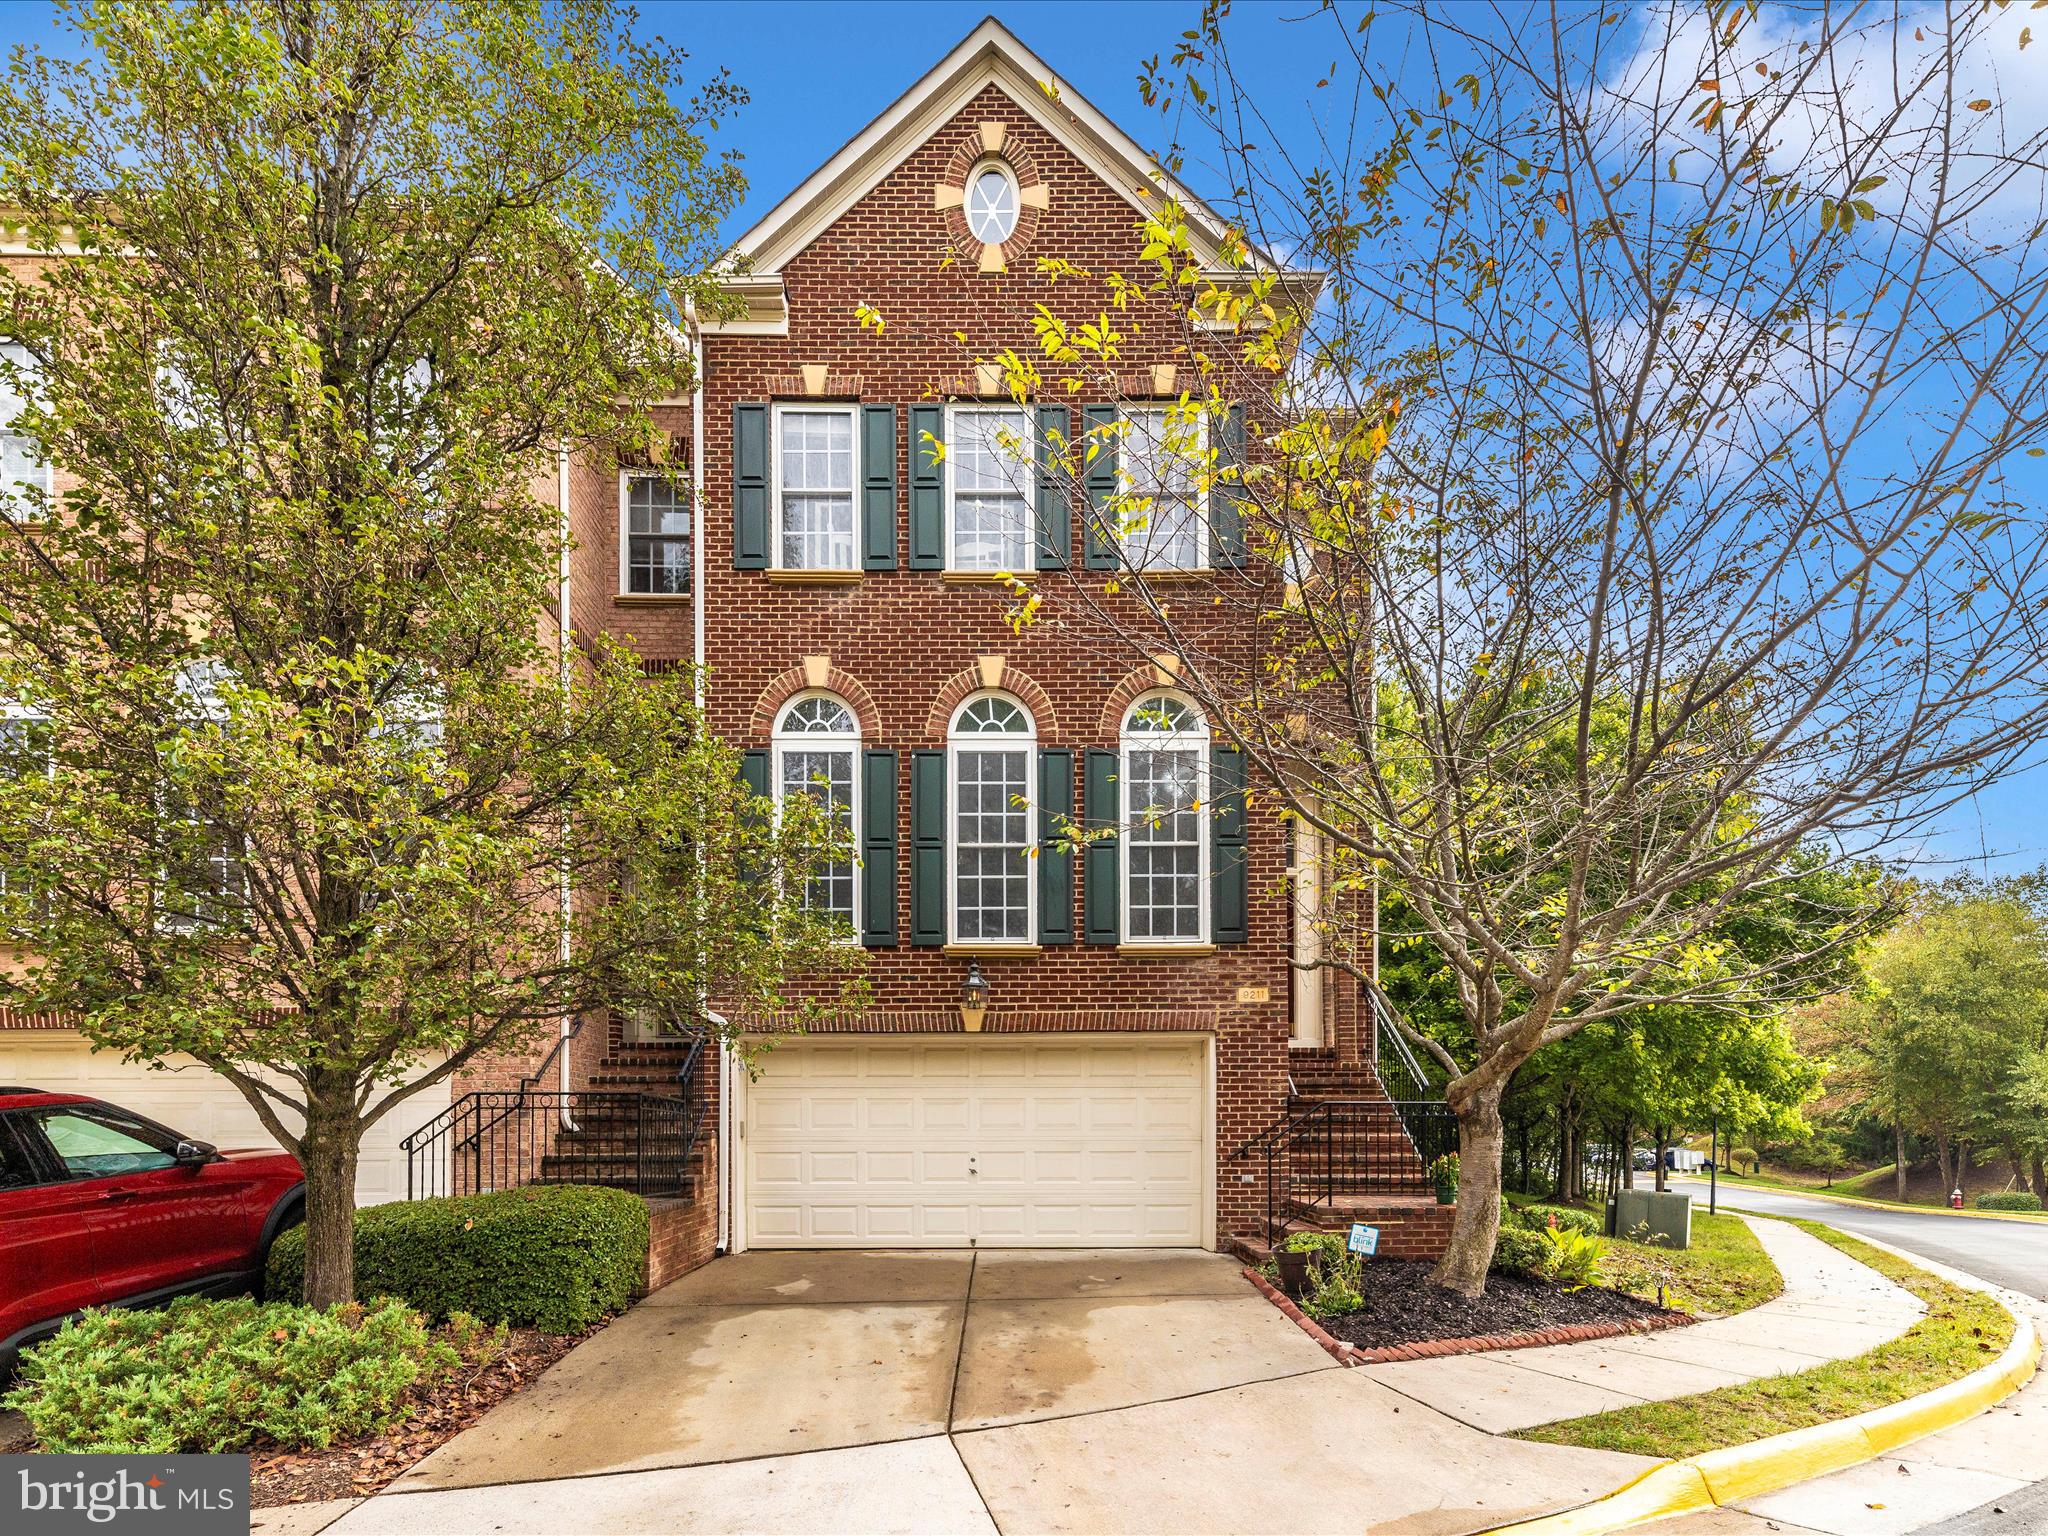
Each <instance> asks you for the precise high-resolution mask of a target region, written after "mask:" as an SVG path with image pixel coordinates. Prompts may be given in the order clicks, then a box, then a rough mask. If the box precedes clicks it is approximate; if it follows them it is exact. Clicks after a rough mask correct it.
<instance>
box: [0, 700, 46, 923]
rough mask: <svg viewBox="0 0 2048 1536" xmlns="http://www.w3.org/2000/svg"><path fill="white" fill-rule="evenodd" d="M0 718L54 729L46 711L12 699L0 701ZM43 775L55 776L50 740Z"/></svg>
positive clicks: (0, 877) (1, 883)
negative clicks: (38, 722) (39, 724)
mask: <svg viewBox="0 0 2048 1536" xmlns="http://www.w3.org/2000/svg"><path fill="white" fill-rule="evenodd" d="M0 720H4V721H12V720H20V721H24V722H26V723H28V724H30V725H33V724H34V723H36V722H37V721H41V722H42V723H43V724H44V725H48V726H51V727H52V729H53V730H54V729H55V724H54V721H53V719H52V717H51V716H50V714H49V713H48V712H47V711H45V710H40V709H33V708H31V707H30V706H28V705H26V704H18V703H15V702H14V701H13V700H7V701H5V702H0ZM43 776H44V777H45V778H49V779H54V778H56V777H57V748H56V743H55V742H52V743H51V744H50V747H49V750H48V751H46V752H45V753H44V754H43ZM6 891H7V866H6V864H5V863H0V895H4V894H5V893H6Z"/></svg>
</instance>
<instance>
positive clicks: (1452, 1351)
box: [1244, 1264, 1696, 1365]
mask: <svg viewBox="0 0 2048 1536" xmlns="http://www.w3.org/2000/svg"><path fill="white" fill-rule="evenodd" d="M1244 1277H1245V1279H1247V1280H1249V1281H1251V1283H1252V1284H1253V1285H1255V1286H1257V1287H1258V1288H1259V1290H1260V1291H1261V1292H1263V1293H1264V1295H1265V1298H1266V1300H1268V1301H1270V1302H1272V1303H1273V1305H1274V1306H1276V1307H1278V1308H1279V1309H1280V1310H1281V1311H1282V1312H1284V1313H1285V1314H1286V1315H1287V1316H1288V1317H1290V1318H1292V1319H1293V1320H1294V1323H1295V1326H1296V1327H1298V1328H1300V1329H1301V1331H1302V1332H1303V1333H1305V1334H1307V1335H1308V1336H1309V1337H1310V1338H1312V1339H1314V1340H1315V1341H1316V1342H1317V1343H1318V1344H1320V1345H1322V1346H1323V1348H1324V1349H1325V1350H1326V1351H1327V1352H1328V1353H1329V1354H1330V1356H1331V1358H1333V1359H1334V1360H1336V1362H1337V1363H1338V1364H1339V1365H1386V1364H1388V1363H1390V1362H1392V1361H1395V1360H1429V1359H1434V1358H1436V1357H1438V1356H1442V1355H1478V1354H1484V1353H1486V1352H1488V1351H1490V1350H1496V1349H1538V1348H1541V1347H1542V1346H1544V1345H1546V1344H1583V1343H1586V1342H1587V1341H1589V1340H1592V1339H1613V1338H1619V1337H1620V1336H1621V1335H1623V1334H1625V1333H1662V1332H1663V1331H1664V1330H1665V1329H1667V1328H1683V1327H1685V1326H1686V1325H1687V1324H1689V1323H1692V1322H1694V1321H1696V1319H1694V1318H1690V1317H1686V1316H1684V1315H1682V1314H1674V1315H1673V1316H1670V1317H1627V1318H1616V1319H1615V1320H1614V1321H1612V1322H1606V1323H1563V1324H1560V1325H1559V1326H1558V1327H1555V1328H1538V1329H1535V1330H1533V1331H1531V1332H1528V1333H1480V1334H1474V1335H1472V1336H1471V1337H1470V1338H1463V1339H1419V1340H1417V1341H1416V1342H1415V1343H1413V1344H1382V1345H1380V1346H1378V1347H1377V1348H1374V1349H1361V1348H1360V1347H1359V1346H1358V1345H1356V1344H1348V1343H1346V1342H1345V1341H1344V1340H1342V1339H1339V1338H1333V1337H1332V1336H1331V1335H1330V1333H1329V1331H1328V1330H1327V1329H1325V1328H1324V1327H1323V1326H1322V1325H1321V1324H1320V1323H1318V1322H1317V1321H1316V1320H1315V1319H1314V1318H1312V1317H1310V1316H1309V1315H1308V1314H1307V1313H1306V1312H1304V1311H1302V1310H1301V1308H1300V1307H1299V1306H1297V1305H1295V1303H1294V1302H1293V1300H1292V1299H1291V1298H1289V1296H1288V1295H1287V1293H1286V1292H1284V1291H1282V1290H1281V1289H1280V1287H1279V1286H1277V1285H1275V1284H1274V1283H1273V1282H1272V1281H1270V1280H1268V1279H1267V1278H1266V1277H1265V1276H1264V1275H1262V1274H1260V1273H1259V1272H1258V1271H1257V1270H1256V1269H1253V1268H1252V1267H1251V1266H1250V1265H1249V1264H1247V1265H1245V1266H1244Z"/></svg>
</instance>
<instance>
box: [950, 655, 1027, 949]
mask: <svg viewBox="0 0 2048 1536" xmlns="http://www.w3.org/2000/svg"><path fill="white" fill-rule="evenodd" d="M1036 745H1037V733H1036V730H1035V728H1034V727H1033V725H1032V721H1031V716H1030V715H1028V714H1026V713H1025V712H1024V709H1023V706H1022V705H1020V704H1018V703H1017V702H1016V701H1015V700H1014V699H1011V698H1008V697H1006V696H1004V695H1002V694H997V693H984V694H978V695H976V696H975V697H974V698H971V699H969V700H968V701H967V702H966V703H965V704H963V705H961V706H960V709H959V711H958V712H957V713H956V714H955V715H954V716H953V729H952V731H951V733H950V736H949V740H948V756H949V758H950V764H949V766H950V769H951V772H950V773H949V774H948V775H947V778H948V780H949V800H950V802H951V804H950V814H949V816H948V817H947V824H948V825H947V830H948V833H949V835H950V837H951V839H952V847H951V849H950V855H951V856H950V859H949V863H950V864H951V866H952V879H951V882H950V883H951V888H952V896H953V899H952V901H951V902H950V903H948V905H949V906H950V908H951V921H952V939H953V942H955V943H959V944H973V943H988V944H1029V943H1031V942H1032V937H1033V935H1032V927H1031V914H1032V912H1033V911H1034V910H1036V904H1035V895H1036V893H1035V890H1034V886H1035V884H1036V881H1037V866H1038V861H1037V860H1036V859H1034V858H1032V857H1031V849H1032V843H1033V831H1032V827H1033V822H1034V820H1035V818H1034V816H1033V815H1032V805H1031V799H1032V796H1031V773H1032V763H1033V761H1034V759H1035V756H1036V753H1035V751H1034V748H1035V747H1036Z"/></svg>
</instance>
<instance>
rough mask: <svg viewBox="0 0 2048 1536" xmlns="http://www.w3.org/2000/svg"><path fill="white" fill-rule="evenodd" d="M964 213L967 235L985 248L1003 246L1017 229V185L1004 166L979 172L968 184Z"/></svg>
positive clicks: (989, 166) (988, 167)
mask: <svg viewBox="0 0 2048 1536" xmlns="http://www.w3.org/2000/svg"><path fill="white" fill-rule="evenodd" d="M964 202H965V206H964V208H963V209H962V211H963V212H964V213H965V214H966V215H967V232H968V233H969V234H971V235H972V236H974V238H975V239H977V240H979V241H980V242H981V243H982V244H983V245H1001V244H1002V243H1003V242H1004V241H1005V240H1007V239H1009V238H1010V236H1011V235H1012V234H1014V233H1016V229H1017V204H1018V198H1017V183H1016V182H1015V181H1013V180H1011V178H1010V173H1009V172H1008V171H1007V170H1005V169H1004V168H1003V167H1002V166H1000V165H984V166H981V167H980V168H978V169H977V170H976V171H975V173H974V175H973V176H972V177H971V178H970V179H969V180H968V183H967V196H966V198H965V200H964Z"/></svg>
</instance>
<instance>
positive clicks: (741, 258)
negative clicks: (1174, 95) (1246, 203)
mask: <svg viewBox="0 0 2048 1536" xmlns="http://www.w3.org/2000/svg"><path fill="white" fill-rule="evenodd" d="M990 85H994V86H996V87H997V88H999V89H1000V90H1002V91H1003V93H1004V94H1005V95H1007V96H1008V97H1009V98H1010V99H1011V100H1012V101H1013V102H1015V103H1016V105H1017V106H1018V107H1019V108H1021V109H1022V110H1023V111H1024V112H1025V113H1026V114H1027V115H1028V116H1030V117H1031V118H1033V119H1034V120H1036V121H1037V122H1038V123H1039V124H1040V126H1042V127H1043V128H1044V129H1045V130H1046V131H1047V132H1048V133H1050V134H1051V135H1052V136H1053V137H1054V138H1055V139H1057V140H1059V141H1060V143H1061V144H1063V145H1064V146H1065V147H1066V148H1067V149H1068V150H1070V151H1071V152H1072V153H1073V154H1074V155H1075V157H1076V158H1078V159H1079V160H1080V161H1081V162H1082V163H1083V164H1085V165H1086V166H1087V167H1088V168H1089V169H1090V170H1091V171H1093V172H1094V173H1095V174H1096V175H1097V176H1099V177H1100V178H1101V179H1102V180H1103V181H1104V182H1106V183H1108V184H1109V185H1110V186H1111V187H1113V188H1114V189H1115V190H1116V191H1118V192H1120V193H1121V194H1122V195H1123V196H1124V198H1125V199H1126V200H1127V201H1128V202H1129V203H1130V204H1131V205H1132V207H1133V208H1136V209H1138V210H1139V211H1141V212H1146V211H1150V210H1151V209H1153V208H1156V207H1158V206H1159V202H1160V199H1161V198H1162V197H1165V198H1171V199H1175V200H1177V201H1179V203H1180V204H1181V205H1182V207H1183V208H1185V210H1186V212H1187V218H1188V223H1189V228H1190V233H1191V234H1192V235H1193V236H1194V237H1195V240H1196V242H1197V248H1198V249H1200V248H1201V247H1202V246H1203V245H1204V244H1205V243H1208V244H1211V245H1213V244H1214V243H1217V242H1220V241H1221V240H1222V238H1223V235H1224V233H1225V227H1226V226H1225V224H1224V221H1223V220H1222V219H1221V218H1219V217H1218V216H1217V214H1216V213H1215V212H1214V211H1213V210H1211V209H1210V208H1209V207H1208V206H1207V205H1206V204H1204V203H1203V202H1201V200H1200V199H1198V198H1196V197H1194V196H1193V195H1192V194H1190V193H1189V192H1187V191H1186V190H1185V189H1184V188H1182V187H1180V186H1179V185H1178V184H1177V183H1175V182H1174V181H1173V180H1172V178H1170V177H1169V176H1167V175H1166V173H1165V172H1164V171H1162V170H1161V169H1160V167H1159V165H1158V163H1157V162H1156V161H1155V160H1154V159H1153V157H1152V156H1151V155H1149V154H1147V153H1146V151H1145V149H1144V148H1143V146H1141V145H1140V144H1139V143H1138V142H1137V141H1136V140H1135V139H1133V138H1131V136H1130V135H1129V134H1127V133H1125V132H1124V131H1123V130H1122V129H1121V128H1119V127H1118V126H1117V125H1116V124H1115V123H1114V122H1112V121H1111V120H1110V119H1109V118H1108V117H1107V116H1106V115H1105V114H1104V113H1103V112H1101V111H1100V110H1099V109H1098V108H1096V107H1095V105H1094V104H1093V103H1091V102H1090V101H1089V100H1088V99H1087V98H1086V97H1085V96H1083V95H1081V93H1080V92H1079V91H1076V90H1074V89H1073V88H1072V87H1071V86H1068V85H1066V84H1065V83H1064V82H1062V81H1061V80H1060V78H1059V76H1058V74H1057V73H1056V72H1055V71H1054V70H1053V68H1052V67H1051V66H1050V65H1049V64H1047V63H1046V62H1045V61H1044V60H1043V59H1041V58H1039V56H1038V55H1037V54H1035V53H1033V52H1032V51H1031V49H1030V48H1028V47H1026V46H1025V44H1024V43H1023V41H1022V40H1021V39H1020V38H1019V37H1018V36H1017V34H1016V33H1014V32H1012V31H1011V30H1010V29H1009V28H1008V27H1006V26H1005V25H1003V23H1002V22H1001V21H1000V20H999V19H997V18H996V17H995V16H994V15H993V14H991V15H988V16H984V17H983V18H982V19H981V20H980V21H979V22H977V23H975V25H974V27H973V28H972V29H971V30H970V31H969V32H968V33H967V35H966V36H965V37H963V38H962V39H961V40H960V41H959V42H958V43H957V44H955V45H954V46H953V48H952V49H951V50H949V51H948V52H947V54H946V55H945V57H943V58H942V59H940V60H939V62H938V63H936V64H935V65H933V66H932V67H931V68H930V69H929V70H927V71H926V72H925V73H924V74H923V75H922V76H921V77H920V78H919V79H918V80H917V81H916V83H914V84H913V85H912V86H911V87H910V88H909V89H908V90H906V91H905V92H904V93H903V94H902V95H900V96H898V97H897V98H896V99H895V101H893V102H891V103H890V104H889V105H888V106H887V107H885V108H884V109H883V110H882V112H881V114H880V115H879V116H877V117H876V118H875V119H874V121H873V122H871V123H869V124H868V125H867V127H865V128H863V129H862V130H861V131H860V132H859V133H858V134H856V135H854V137H853V138H852V139H850V140H848V141H847V142H846V144H844V145H843V146H841V147H840V149H839V150H838V151H837V153H835V154H834V155H833V156H832V158H831V159H829V160H827V161H826V162H825V163H824V164H823V165H822V166H820V167H819V168H818V169H817V170H816V171H814V172H812V173H811V175H810V176H809V177H807V178H806V179H805V180H804V181H803V182H802V183H801V184H800V185H799V186H798V187H797V188H796V190H795V191H793V192H791V193H790V194H789V195H788V196H787V197H785V198H783V199H782V201H781V202H779V203H777V204H776V205H775V206H774V207H773V208H771V209H769V210H768V212H767V213H765V214H763V215H762V216H761V218H759V219H758V220H756V221H755V223H754V225H753V227H752V228H750V229H748V230H747V231H746V232H745V233H744V234H742V235H741V236H740V237H739V238H738V239H737V240H736V241H734V242H733V246H732V249H731V251H730V252H729V253H728V256H727V261H728V264H729V265H731V266H732V267H734V268H735V269H738V270H742V271H751V272H754V273H757V274H761V275H763V276H765V275H767V274H772V273H777V272H780V271H781V270H782V268H783V266H784V264H785V263H787V262H788V261H789V260H790V259H791V258H793V257H794V256H796V255H797V254H798V253H799V252H801V251H802V250H803V249H804V248H805V247H806V246H808V245H809V244H810V243H811V242H812V241H813V240H815V239H816V238H817V237H818V236H819V235H820V234H822V233H823V232H824V231H825V230H826V229H827V228H828V227H829V226H830V225H831V224H832V223H833V221H834V220H836V219H837V218H839V216H840V215H841V214H843V213H845V211H846V210H847V209H848V208H850V207H852V206H853V205H854V204H855V203H856V202H858V201H859V200H860V199H861V198H862V197H864V196H866V195H867V194H868V193H869V192H870V191H872V190H873V189H874V188H875V187H876V186H877V185H878V184H879V183H880V182H881V180H882V179H883V177H885V176H887V175H888V174H889V173H890V172H891V171H893V170H894V169H895V168H896V167H897V166H899V165H901V164H902V163H903V161H904V160H905V159H907V158H908V157H909V156H910V155H911V153H912V152H914V151H915V150H916V149H918V148H919V147H920V146H921V145H923V144H924V143H925V142H926V141H927V140H928V139H929V138H930V137H931V135H932V134H933V133H935V132H936V131H937V130H938V129H939V128H940V127H941V126H942V125H943V124H944V123H945V122H946V121H947V120H948V119H949V118H951V117H952V116H953V115H954V114H955V113H957V112H959V111H960V109H961V108H962V107H964V106H966V105H967V104H968V103H969V102H970V101H972V100H973V99H974V97H975V96H977V95H979V94H980V93H981V92H982V91H983V90H984V89H986V88H987V87H988V86H990ZM1205 254H1207V253H1206V252H1205Z"/></svg>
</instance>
